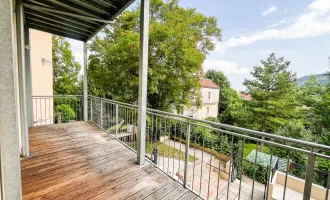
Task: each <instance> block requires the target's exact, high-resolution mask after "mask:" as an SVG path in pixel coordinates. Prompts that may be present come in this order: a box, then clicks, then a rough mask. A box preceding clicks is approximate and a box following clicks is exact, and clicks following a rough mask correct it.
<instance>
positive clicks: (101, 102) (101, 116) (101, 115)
mask: <svg viewBox="0 0 330 200" xmlns="http://www.w3.org/2000/svg"><path fill="white" fill-rule="evenodd" d="M100 104H101V105H100V107H101V110H100V126H101V128H103V101H102V100H100Z"/></svg>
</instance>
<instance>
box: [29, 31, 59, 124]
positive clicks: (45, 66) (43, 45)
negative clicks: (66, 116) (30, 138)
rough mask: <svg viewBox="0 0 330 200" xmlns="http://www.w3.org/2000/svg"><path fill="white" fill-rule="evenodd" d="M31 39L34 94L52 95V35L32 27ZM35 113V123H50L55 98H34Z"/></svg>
mask: <svg viewBox="0 0 330 200" xmlns="http://www.w3.org/2000/svg"><path fill="white" fill-rule="evenodd" d="M30 40H31V41H30V44H31V47H30V55H31V76H32V96H52V95H53V68H52V64H51V62H52V35H51V34H50V33H46V32H42V31H38V30H34V29H30ZM43 59H44V60H45V61H46V62H43V61H42V60H43ZM33 114H34V125H44V124H50V123H51V121H52V120H51V119H52V118H53V99H49V98H48V99H45V98H44V99H34V100H33Z"/></svg>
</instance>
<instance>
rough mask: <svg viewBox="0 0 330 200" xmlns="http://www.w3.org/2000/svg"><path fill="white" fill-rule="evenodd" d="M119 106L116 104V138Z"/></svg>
mask: <svg viewBox="0 0 330 200" xmlns="http://www.w3.org/2000/svg"><path fill="white" fill-rule="evenodd" d="M118 108H119V106H118V104H116V138H118V130H119V122H118V121H119V120H118V113H119V110H118Z"/></svg>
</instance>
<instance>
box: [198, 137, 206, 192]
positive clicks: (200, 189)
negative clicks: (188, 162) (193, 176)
mask: <svg viewBox="0 0 330 200" xmlns="http://www.w3.org/2000/svg"><path fill="white" fill-rule="evenodd" d="M202 137H203V142H202V144H203V146H202V161H201V178H200V180H199V196H201V193H202V179H203V162H204V142H205V137H204V135H202Z"/></svg>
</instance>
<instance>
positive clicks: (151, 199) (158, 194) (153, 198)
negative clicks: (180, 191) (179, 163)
mask: <svg viewBox="0 0 330 200" xmlns="http://www.w3.org/2000/svg"><path fill="white" fill-rule="evenodd" d="M179 186H180V184H179V183H177V182H175V181H172V182H170V183H168V184H167V185H165V186H163V187H162V188H160V189H158V190H157V191H155V192H153V193H152V194H150V195H149V196H147V197H146V198H145V199H146V200H158V199H161V198H163V197H164V196H166V195H167V194H169V193H170V192H172V191H173V190H175V189H176V188H178V187H179Z"/></svg>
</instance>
